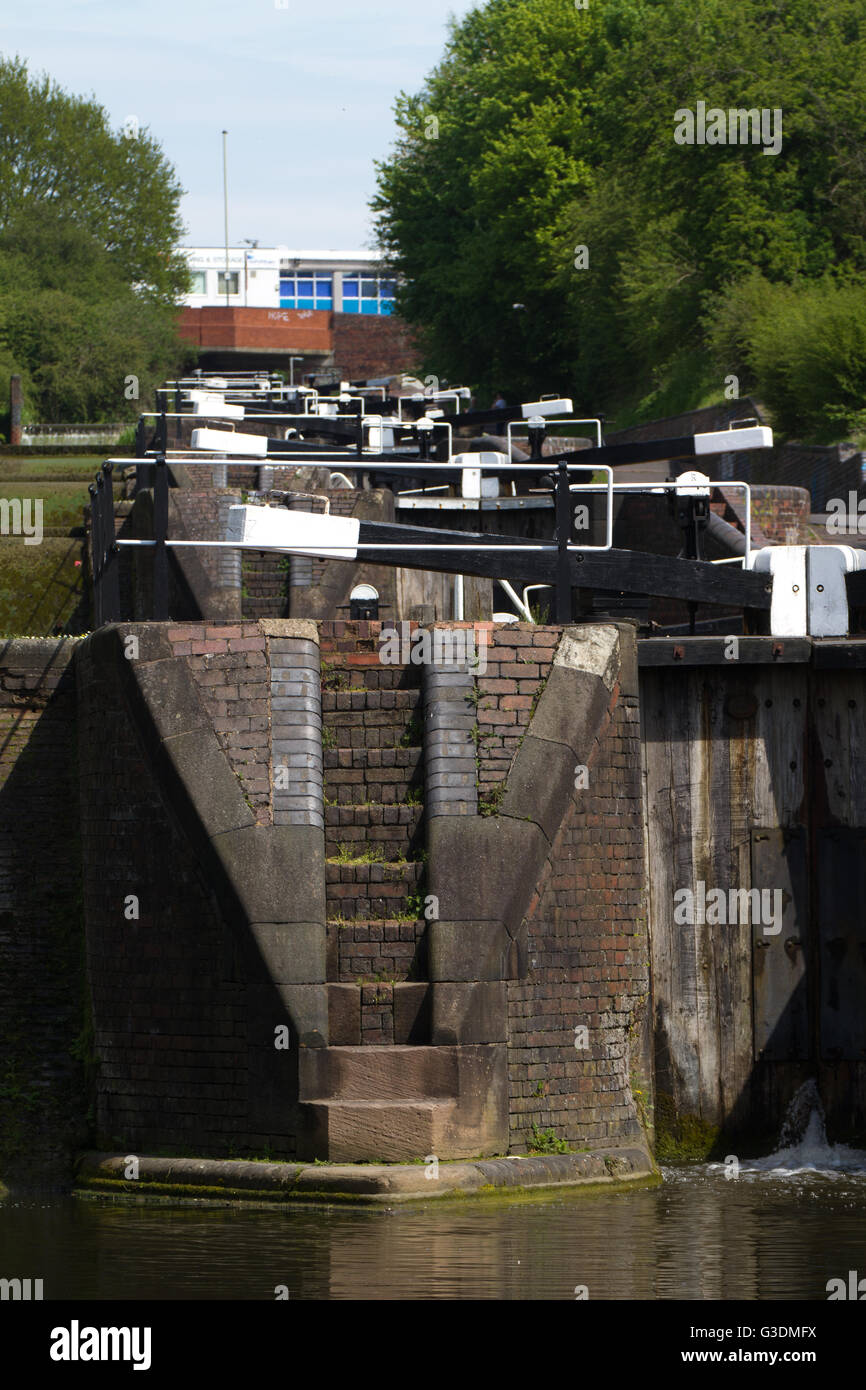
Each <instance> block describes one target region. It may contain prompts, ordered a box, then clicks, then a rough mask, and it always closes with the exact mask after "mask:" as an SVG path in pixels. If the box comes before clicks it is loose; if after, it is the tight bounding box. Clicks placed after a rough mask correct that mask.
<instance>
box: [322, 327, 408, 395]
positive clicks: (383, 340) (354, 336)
mask: <svg viewBox="0 0 866 1390" xmlns="http://www.w3.org/2000/svg"><path fill="white" fill-rule="evenodd" d="M333 343H334V365H335V368H336V370H337V371H338V372H339V373H340V375H341V376H342V377H343V378H345V379H349V380H358V379H361V378H364V377H373V376H395V375H397V373H399V372H408V371H413V370H414V369H415V368H416V367H417V365H418V362H419V358H420V353H419V349H418V345H417V343H415V342H414V341H413V338H412V332H411V330H410V328H409V327H408V325H407V324H405V323H404V322H403V321H402V319H399V318H396V317H395V316H394V315H393V314H334V315H333Z"/></svg>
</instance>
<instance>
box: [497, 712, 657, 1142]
mask: <svg viewBox="0 0 866 1390" xmlns="http://www.w3.org/2000/svg"><path fill="white" fill-rule="evenodd" d="M614 701H615V703H614V702H612V704H613V708H612V710H611V715H610V722H609V724H608V726H607V729H606V731H605V732H604V733H603V735H602V737H601V739H600V741H599V743H598V744H597V748H596V754H595V757H594V758H592V759H591V761H590V763H589V764H588V777H589V783H588V786H587V788H586V789H585V790H582V791H577V792H575V798H574V804H573V806H572V808H571V811H570V812H569V814H568V815H567V817H566V818H565V820H564V821H563V823H562V826H561V828H560V830H559V833H558V835H557V837H556V841H555V843H554V845H553V848H552V851H551V854H550V857H549V859H548V862H547V865H546V868H545V871H544V873H543V875H542V878H541V881H540V883H539V885H538V889H537V891H536V894H535V897H534V901H533V905H532V907H531V908H530V912H529V914H528V921H529V934H528V945H527V951H528V974H527V976H526V978H525V979H521V980H512V981H509V983H508V1012H509V1044H508V1058H509V1090H510V1124H511V1131H512V1150H513V1151H516V1152H523V1151H525V1149H526V1147H527V1146H528V1145H529V1144H530V1143H531V1142H532V1139H533V1131H532V1125H533V1123H534V1124H535V1125H536V1127H537V1129H538V1130H540V1131H546V1130H548V1129H553V1130H554V1132H555V1135H556V1137H557V1138H560V1139H565V1140H567V1141H569V1142H570V1143H572V1144H575V1143H577V1144H581V1145H583V1144H587V1145H593V1144H597V1143H602V1142H611V1141H622V1140H625V1139H632V1138H637V1137H639V1136H640V1133H641V1126H640V1121H639V1118H638V1106H637V1103H636V1100H635V1097H634V1095H633V1094H632V1084H631V1083H632V1075H630V1073H632V1072H633V1074H634V1082H635V1090H636V1091H643V1092H644V1094H645V1095H646V1096H647V1097H648V1095H649V1093H650V1084H649V1082H648V1080H647V1077H646V1071H647V1068H646V1066H645V1063H644V1061H643V1058H642V1056H641V1052H640V1047H639V1045H638V1041H637V1040H638V1038H639V1036H640V1034H641V1031H642V1026H643V1021H644V1019H643V1015H644V1013H645V1010H646V1001H647V997H648V990H649V968H648V949H649V948H648V944H647V929H646V912H645V906H644V901H643V879H644V853H643V814H642V806H641V775H640V722H639V709H638V700H637V698H636V697H635V696H627V695H620V697H619V698H618V699H617V698H616V690H615V692H614ZM581 1026H582V1027H585V1028H586V1029H587V1039H586V1041H587V1043H588V1046H587V1048H586V1049H585V1050H578V1049H577V1048H576V1047H575V1041H576V1039H577V1040H578V1041H582V1039H581V1038H580V1037H579V1035H576V1034H575V1032H574V1030H575V1028H576V1027H581Z"/></svg>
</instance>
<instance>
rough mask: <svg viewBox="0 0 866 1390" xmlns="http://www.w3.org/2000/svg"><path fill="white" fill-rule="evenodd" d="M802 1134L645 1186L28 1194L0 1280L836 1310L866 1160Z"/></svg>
mask: <svg viewBox="0 0 866 1390" xmlns="http://www.w3.org/2000/svg"><path fill="white" fill-rule="evenodd" d="M806 1099H807V1100H808V1099H809V1096H808V1095H807V1097H806ZM795 1128H796V1130H797V1133H793V1132H792V1134H791V1135H789V1136H788V1137H787V1139H786V1138H785V1137H784V1136H783V1142H781V1143H780V1148H779V1149H778V1151H777V1152H776V1153H774V1154H772V1155H770V1156H769V1157H767V1158H763V1159H758V1160H749V1161H743V1162H742V1163H741V1164H740V1166H739V1171H738V1172H735V1171H734V1168H733V1165H731V1164H730V1163H728V1164H725V1163H719V1164H696V1165H691V1166H688V1167H681V1168H679V1167H678V1168H669V1169H666V1170H664V1182H663V1183H662V1184H661V1185H660V1186H658V1187H656V1188H653V1189H647V1190H642V1191H630V1192H629V1191H626V1192H603V1191H602V1192H599V1193H597V1194H594V1195H580V1196H578V1195H568V1194H565V1193H558V1194H551V1195H548V1196H545V1197H543V1198H540V1199H539V1198H535V1199H533V1200H528V1199H521V1200H511V1201H502V1202H500V1201H493V1200H482V1201H471V1200H465V1201H460V1202H453V1201H448V1202H443V1203H441V1204H439V1203H436V1202H429V1203H428V1204H426V1205H424V1206H420V1207H419V1206H414V1205H413V1206H411V1207H395V1208H393V1209H390V1210H385V1211H382V1210H375V1211H370V1210H358V1209H346V1208H332V1209H327V1210H318V1209H317V1210H313V1209H311V1208H305V1207H297V1208H291V1209H289V1210H280V1211H278V1212H277V1211H250V1210H244V1209H243V1208H239V1207H231V1208H192V1207H181V1206H160V1207H152V1206H139V1205H136V1206H129V1205H126V1204H122V1203H116V1202H103V1201H98V1202H97V1201H90V1200H82V1199H77V1198H73V1197H66V1196H64V1197H60V1196H48V1197H36V1196H23V1195H17V1196H16V1195H14V1194H13V1195H10V1196H8V1197H7V1198H6V1199H5V1201H3V1202H2V1203H0V1276H2V1277H20V1278H27V1277H30V1278H42V1279H43V1281H44V1297H45V1298H46V1299H121V1300H122V1299H151V1298H162V1299H166V1298H171V1299H241V1300H244V1299H267V1300H273V1299H274V1298H275V1297H276V1292H275V1291H276V1290H277V1289H283V1290H285V1292H286V1293H287V1294H288V1296H289V1297H290V1298H291V1299H431V1298H440V1299H574V1298H576V1297H580V1296H588V1297H589V1298H590V1299H695V1300H700V1299H721V1300H725V1299H749V1300H771V1299H809V1300H826V1299H827V1283H828V1281H829V1280H831V1279H838V1278H842V1279H845V1280H846V1281H847V1278H848V1272H849V1271H850V1270H857V1271H858V1273H859V1277H861V1278H862V1277H864V1276H866V1153H863V1152H859V1151H857V1150H852V1149H848V1148H845V1147H843V1146H841V1145H839V1146H834V1145H831V1144H828V1142H827V1139H826V1136H825V1134H824V1129H823V1122H822V1118H821V1115H820V1110H819V1109H818V1108H817V1107H815V1108H811V1109H810V1108H808V1107H807V1109H806V1110H805V1111H804V1112H803V1113H802V1114H801V1115H800V1117H799V1119H798V1121H797V1124H796V1126H795ZM584 1291H585V1293H584ZM283 1296H285V1293H284V1294H283Z"/></svg>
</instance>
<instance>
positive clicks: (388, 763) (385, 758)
mask: <svg viewBox="0 0 866 1390" xmlns="http://www.w3.org/2000/svg"><path fill="white" fill-rule="evenodd" d="M423 751H424V750H423V749H422V747H421V745H420V744H417V743H416V744H410V745H409V746H408V747H407V748H366V747H365V748H326V749H325V757H324V763H325V771H326V772H331V771H346V770H349V769H352V770H354V771H359V772H368V773H369V772H373V771H375V772H377V773H379V772H391V771H393V770H394V769H397V770H398V771H400V772H403V773H406V772H409V773H412V772H415V771H416V770H417V769H418V767H419V766H420V764H421V759H422V755H423ZM367 780H368V781H375V780H376V778H373V777H369V778H368V779H367ZM379 780H381V781H387V780H388V779H387V777H383V778H380V779H379Z"/></svg>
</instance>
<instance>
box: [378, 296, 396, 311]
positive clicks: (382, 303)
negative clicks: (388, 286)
mask: <svg viewBox="0 0 866 1390" xmlns="http://www.w3.org/2000/svg"><path fill="white" fill-rule="evenodd" d="M393 312H394V301H393V299H380V300H379V313H380V314H393Z"/></svg>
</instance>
